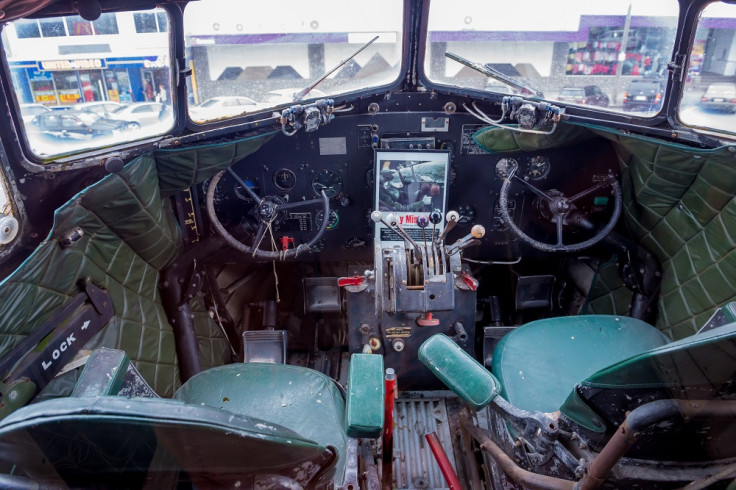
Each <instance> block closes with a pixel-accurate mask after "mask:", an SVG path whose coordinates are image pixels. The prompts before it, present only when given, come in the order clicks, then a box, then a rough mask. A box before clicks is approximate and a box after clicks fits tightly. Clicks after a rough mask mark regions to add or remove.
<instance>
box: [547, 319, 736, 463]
mask: <svg viewBox="0 0 736 490" xmlns="http://www.w3.org/2000/svg"><path fill="white" fill-rule="evenodd" d="M734 397H736V322H734V323H730V324H728V325H724V326H722V327H717V328H714V329H712V330H708V331H705V332H702V333H699V334H696V335H693V336H691V337H688V338H685V339H682V340H679V341H676V342H672V343H670V344H667V345H665V346H662V347H657V348H655V349H651V350H649V351H646V352H644V353H642V354H639V355H637V356H634V357H631V358H629V359H626V360H624V361H621V362H619V363H617V364H614V365H612V366H609V367H607V368H604V369H601V370H600V371H598V372H596V373H595V374H593V375H591V376H589V377H588V378H587V379H586V380H585V381H583V382H581V383H579V384H578V385H577V386H576V387H575V389H574V390H573V392H572V393H571V394H570V396H569V397H568V398H567V400H566V401H565V403H564V404H563V406H562V408H561V412H562V413H563V414H564V415H565V416H567V417H568V418H569V419H571V420H573V421H574V422H576V423H578V424H580V425H581V426H583V427H584V428H586V429H588V430H590V431H591V432H592V433H598V434H600V435H601V436H604V435H610V434H611V433H612V432H613V431H614V430H615V429H616V428H617V427H618V426H619V425H620V424H621V422H623V420H624V419H625V417H626V413H627V412H629V411H631V410H633V409H634V408H636V407H638V406H640V405H642V404H644V403H647V402H650V401H654V400H659V399H668V398H673V399H682V400H713V399H715V400H718V399H733V398H734ZM733 422H734V421H730V420H725V421H724V420H720V421H716V420H708V419H698V420H692V421H690V422H688V423H682V424H681V423H675V424H674V425H673V426H672V427H668V428H667V430H666V431H665V433H663V434H657V437H656V438H654V437H653V436H652V437H647V436H644V437H642V438H641V439H640V442H639V443H637V445H636V446H635V447H634V448H633V449H632V451H631V452H630V454H629V455H630V456H632V457H637V456H640V457H645V458H646V459H662V460H673V461H677V460H689V461H696V460H713V459H722V458H726V457H736V424H734V423H733ZM601 440H605V437H602V438H601Z"/></svg>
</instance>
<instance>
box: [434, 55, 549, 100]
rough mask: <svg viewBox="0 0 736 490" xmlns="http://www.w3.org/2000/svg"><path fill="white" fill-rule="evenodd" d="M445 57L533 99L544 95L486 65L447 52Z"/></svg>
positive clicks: (536, 89) (534, 88)
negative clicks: (527, 94)
mask: <svg viewBox="0 0 736 490" xmlns="http://www.w3.org/2000/svg"><path fill="white" fill-rule="evenodd" d="M445 56H446V57H448V58H450V59H451V60H455V61H457V62H458V63H461V64H463V65H465V66H467V67H468V68H472V69H473V70H475V71H477V72H480V73H482V74H484V75H485V76H487V77H491V78H493V79H495V80H498V81H499V82H501V83H505V84H506V85H508V86H510V87H513V88H515V89H516V90H519V91H521V92H522V93H524V92H528V93H531V94H532V95H533V96H535V97H544V94H543V93H542V91H541V90H539V89H538V88H536V87H533V86H531V85H529V84H528V83H524V82H519V81H517V80H514V79H513V78H511V77H509V76H507V75H504V74H503V73H501V72H500V71H498V70H496V69H495V68H491V67H489V66H488V65H481V64H480V63H476V62H474V61H470V60H467V59H465V58H463V57H462V56H459V55H456V54H455V53H450V52H449V51H447V52H445Z"/></svg>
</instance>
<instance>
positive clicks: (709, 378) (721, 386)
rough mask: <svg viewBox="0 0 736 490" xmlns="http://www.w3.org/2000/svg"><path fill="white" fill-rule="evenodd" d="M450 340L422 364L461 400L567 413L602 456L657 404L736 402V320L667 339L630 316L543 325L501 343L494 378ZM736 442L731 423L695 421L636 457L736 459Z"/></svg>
mask: <svg viewBox="0 0 736 490" xmlns="http://www.w3.org/2000/svg"><path fill="white" fill-rule="evenodd" d="M451 344H454V342H452V341H451V340H450V339H449V338H447V337H444V336H440V335H435V336H433V337H431V338H430V339H428V340H427V341H426V342H425V343H424V344H423V345H422V347H421V348H420V359H421V360H422V362H424V363H425V364H426V365H427V366H428V367H430V369H432V370H433V371H435V373H436V374H437V375H438V376H439V377H440V378H441V379H442V380H443V381H444V382H445V384H447V386H448V387H450V388H451V389H453V391H455V392H456V393H457V394H458V396H460V398H462V399H463V400H465V401H466V402H468V403H469V404H470V405H471V406H473V407H474V408H476V409H479V408H481V407H483V406H485V405H487V404H489V403H491V402H492V401H493V399H494V398H495V396H496V393H500V396H501V397H502V398H503V399H504V400H505V401H507V402H508V403H509V404H511V405H513V406H514V407H516V408H518V409H523V410H525V411H527V412H548V413H549V412H556V411H560V412H561V415H562V416H563V418H564V419H565V420H567V421H568V423H569V424H571V425H570V426H571V427H572V430H575V431H583V432H584V433H585V434H586V438H587V439H588V440H589V441H590V442H592V446H593V448H594V449H596V450H600V448H602V446H603V445H604V444H605V442H606V441H607V439H608V438H609V437H610V436H611V435H612V434H613V432H615V430H616V428H617V427H618V426H619V425H620V424H621V423H622V422H623V421H624V419H625V418H626V414H627V413H628V412H630V411H632V410H634V409H635V408H637V407H639V406H641V405H643V404H646V403H648V402H651V401H655V400H661V399H680V400H728V399H734V398H735V397H736V362H734V361H735V360H736V322H733V323H728V324H726V325H722V326H719V327H715V328H712V329H710V330H707V331H704V332H701V333H698V334H695V335H692V336H690V337H687V338H685V339H682V340H679V341H675V342H668V341H667V339H666V337H665V336H664V335H663V334H661V333H660V332H659V331H658V330H657V329H655V328H654V327H652V326H650V325H648V324H646V323H644V322H641V321H639V320H635V319H632V318H628V317H621V316H612V315H581V316H574V317H560V318H550V319H545V320H539V321H535V322H531V323H528V324H525V325H522V326H521V327H519V328H517V329H516V330H514V331H512V332H511V333H509V334H508V335H506V336H505V337H504V338H503V339H502V340H501V342H500V343H499V344H498V346H497V347H496V349H495V351H494V354H493V360H492V371H493V374H491V373H489V372H488V371H487V370H485V369H481V368H482V366H481V365H480V364H479V363H477V362H476V361H475V360H474V359H472V358H470V356H468V355H467V354H465V353H460V352H458V349H454V348H453V345H451ZM461 357H462V359H460V358H461ZM469 363H472V364H474V365H475V367H474V368H469V367H468V364H469ZM481 386H485V391H484V392H482V393H481V392H479V391H478V390H479V387H481ZM468 393H471V394H472V393H481V395H480V396H469V395H468ZM483 393H485V394H483ZM478 400H482V403H476V402H477V401H478ZM683 441H686V443H684V442H683ZM734 441H736V424H733V423H731V422H730V421H726V422H724V421H714V420H708V419H703V420H690V421H687V423H683V424H673V426H672V427H670V428H669V429H668V430H667V431H663V433H658V434H649V435H646V436H644V437H642V438H640V440H639V441H638V442H637V445H636V446H635V447H634V448H633V449H632V450H631V451H629V453H628V454H629V456H631V457H639V458H643V459H652V460H667V461H712V460H722V459H726V458H732V457H736V443H734Z"/></svg>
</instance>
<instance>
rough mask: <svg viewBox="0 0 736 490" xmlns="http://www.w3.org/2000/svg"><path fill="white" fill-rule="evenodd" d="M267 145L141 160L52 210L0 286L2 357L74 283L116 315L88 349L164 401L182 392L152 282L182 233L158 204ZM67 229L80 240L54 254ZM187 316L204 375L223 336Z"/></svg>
mask: <svg viewBox="0 0 736 490" xmlns="http://www.w3.org/2000/svg"><path fill="white" fill-rule="evenodd" d="M268 137H269V136H261V137H258V138H249V139H247V140H242V141H236V142H231V143H227V144H221V145H219V146H216V147H215V146H211V145H209V146H202V147H195V148H189V149H186V150H176V151H160V152H158V153H156V154H155V155H143V156H141V157H138V158H136V159H135V160H133V161H132V162H130V163H129V164H128V165H126V166H125V168H123V170H121V171H120V172H119V173H118V174H113V175H108V176H107V177H105V178H104V179H102V180H101V181H99V182H97V183H96V184H94V185H92V186H90V187H89V188H87V189H85V190H84V191H82V192H81V193H79V194H78V195H77V196H75V197H74V198H73V199H72V200H71V201H69V202H68V203H66V204H65V205H64V206H62V207H61V208H60V209H58V210H57V211H56V214H55V216H54V225H53V228H52V230H51V232H50V234H49V236H48V238H47V239H46V240H45V241H44V242H42V243H41V244H40V245H39V246H38V248H37V249H36V250H35V251H34V252H33V253H32V254H31V256H30V257H28V258H27V259H26V260H25V262H24V263H23V264H21V266H20V267H18V269H16V270H15V271H14V272H13V273H12V274H11V275H10V276H8V277H7V278H6V279H5V280H3V281H2V283H0V291H2V294H0V356H2V355H4V354H5V353H7V352H8V351H9V350H10V349H12V348H13V347H14V346H15V345H17V344H18V343H19V342H20V341H21V340H22V339H23V338H25V337H26V336H27V335H28V334H29V333H30V332H31V331H33V329H34V328H36V327H38V326H39V325H41V324H42V323H43V322H44V321H45V320H46V319H47V318H48V317H49V316H51V314H52V313H53V312H54V311H56V310H57V309H58V308H59V307H60V306H61V305H62V304H63V303H64V302H66V301H67V300H69V299H70V298H71V297H72V296H74V295H75V294H77V293H78V292H79V289H78V287H77V285H76V284H77V281H78V279H80V278H83V277H90V278H91V279H92V282H93V283H94V284H95V285H97V286H99V287H103V288H105V289H107V290H108V291H109V293H110V296H111V297H112V300H113V306H114V309H115V316H114V317H113V318H112V320H111V321H110V322H109V323H108V325H107V327H105V328H104V329H103V330H102V331H101V332H100V333H99V334H98V335H97V336H96V337H95V338H93V339H92V340H91V341H90V342H89V343H88V344H87V345H86V348H87V349H94V348H96V347H100V346H105V347H111V348H116V349H121V350H124V351H125V352H126V353H127V354H128V355H129V356H130V359H131V361H132V362H133V364H134V365H135V367H136V368H137V369H138V371H139V372H140V373H141V374H142V375H143V377H144V378H145V379H146V381H148V383H149V384H150V385H151V387H152V388H153V389H154V390H156V391H157V392H158V393H159V394H160V395H162V396H171V395H172V394H173V393H174V390H175V389H176V388H177V387H178V386H179V385H180V384H181V383H180V380H179V373H178V368H177V360H176V353H175V348H174V334H173V331H172V328H171V326H170V325H169V323H168V321H167V318H166V315H165V313H164V310H163V307H162V304H161V297H160V294H159V289H158V281H159V272H160V271H161V270H162V269H163V268H164V267H166V266H167V265H168V264H170V263H171V262H172V261H173V260H174V259H175V258H176V257H177V256H178V254H179V245H180V241H181V236H180V234H181V233H180V230H179V226H178V224H177V222H176V219H175V217H174V214H173V212H172V208H171V206H170V204H169V201H168V200H166V199H165V197H166V196H167V195H171V194H173V193H175V192H176V191H178V190H184V189H186V188H188V187H189V186H190V185H191V184H193V183H197V182H199V181H201V180H203V179H205V178H206V177H207V176H209V175H211V174H212V173H213V172H214V171H216V170H218V169H222V168H224V167H227V166H228V165H229V164H231V163H233V161H234V160H233V159H237V158H242V157H243V156H244V155H245V154H246V153H248V152H253V151H255V150H256V149H257V148H259V147H260V145H261V144H263V142H264V141H265V140H266V139H267V138H268ZM225 156H229V159H228V158H225ZM75 228H80V229H81V230H82V231H83V235H82V237H81V238H80V239H79V240H78V241H76V242H74V243H73V244H72V245H70V246H68V247H66V248H62V247H61V246H60V244H59V238H60V237H62V236H64V235H65V234H67V233H68V232H69V231H70V230H73V229H75ZM192 309H193V310H194V314H195V325H196V330H197V332H196V334H197V338H198V341H199V347H200V354H201V360H202V365H203V367H204V368H208V367H211V366H218V365H221V364H223V363H225V362H226V361H227V360H228V358H229V354H228V350H227V344H226V341H225V339H224V336H223V334H222V332H221V330H220V329H219V328H218V327H217V326H216V325H215V324H214V323H213V321H212V320H211V319H210V317H209V315H208V314H207V312H206V311H205V310H204V308H203V305H202V304H201V301H199V300H195V301H194V303H193V305H192Z"/></svg>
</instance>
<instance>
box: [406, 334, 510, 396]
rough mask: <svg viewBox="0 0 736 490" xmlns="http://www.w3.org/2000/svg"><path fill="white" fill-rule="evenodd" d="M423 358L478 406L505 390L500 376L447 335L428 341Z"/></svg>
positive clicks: (448, 384) (434, 370)
mask: <svg viewBox="0 0 736 490" xmlns="http://www.w3.org/2000/svg"><path fill="white" fill-rule="evenodd" d="M419 360H420V361H422V363H424V365H425V366H427V367H428V368H429V369H430V370H431V371H432V373H434V375H435V376H437V377H438V378H439V379H440V380H442V382H443V383H445V385H446V386H447V387H448V388H450V389H451V390H452V391H454V392H455V394H457V396H459V397H460V398H461V399H462V400H463V401H464V402H465V403H467V404H468V405H470V406H471V407H473V408H474V409H475V410H480V409H481V408H483V407H485V406H486V405H488V404H489V403H491V401H493V399H494V398H495V397H496V396H497V395H498V394H499V392H500V391H501V385H500V384H499V382H498V380H497V379H496V378H495V377H494V376H493V375H492V374H491V373H490V372H489V371H488V370H487V369H486V368H485V367H483V366H482V365H481V364H480V363H479V362H478V361H476V360H475V359H473V358H472V357H471V356H470V355H469V354H468V353H467V352H465V351H464V350H463V349H461V348H460V346H459V345H457V344H456V343H455V342H454V341H453V340H452V339H450V338H449V337H448V336H446V335H443V334H437V335H433V336H431V337H430V338H428V339H427V340H426V341H424V343H423V344H422V345H421V347H419Z"/></svg>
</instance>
